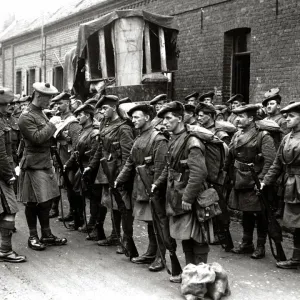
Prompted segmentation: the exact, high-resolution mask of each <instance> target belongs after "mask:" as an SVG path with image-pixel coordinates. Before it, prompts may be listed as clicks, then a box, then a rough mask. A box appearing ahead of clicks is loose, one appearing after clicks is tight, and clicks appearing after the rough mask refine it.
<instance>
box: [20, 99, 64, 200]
mask: <svg viewBox="0 0 300 300" xmlns="http://www.w3.org/2000/svg"><path fill="white" fill-rule="evenodd" d="M18 125H19V128H20V131H21V134H22V136H23V138H24V143H25V148H24V154H23V157H22V160H21V162H20V168H21V173H20V182H19V192H20V200H21V201H22V202H25V203H26V202H37V203H41V202H46V201H48V200H51V199H53V198H56V197H58V196H59V188H58V184H57V181H56V179H55V175H54V171H53V162H52V159H51V153H50V147H51V137H52V136H53V134H54V132H55V131H56V127H55V125H54V124H52V123H50V122H49V120H48V118H47V117H46V116H45V114H44V113H43V111H42V109H40V108H39V107H37V106H35V105H34V104H30V105H29V107H28V108H26V110H25V111H24V112H23V113H22V114H21V116H20V118H19V122H18Z"/></svg>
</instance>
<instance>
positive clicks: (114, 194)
mask: <svg viewBox="0 0 300 300" xmlns="http://www.w3.org/2000/svg"><path fill="white" fill-rule="evenodd" d="M100 164H101V166H102V169H103V172H104V174H105V176H106V177H107V180H108V185H109V192H110V198H111V209H113V197H114V199H115V200H116V203H117V206H118V209H119V211H120V212H121V214H122V215H123V214H126V213H127V209H126V206H125V203H124V201H123V199H122V195H121V194H120V192H119V190H118V189H117V188H115V186H114V185H115V184H114V180H115V179H114V178H113V175H112V174H111V172H110V171H109V168H108V164H107V158H105V157H102V158H101V159H100ZM111 218H112V221H113V226H114V227H115V228H116V223H115V219H114V214H113V213H111ZM116 234H117V238H118V240H119V243H120V245H121V247H122V249H123V251H124V254H125V255H126V256H127V257H129V256H130V249H127V248H126V247H125V245H124V243H123V241H122V238H121V236H119V234H118V233H117V230H116Z"/></svg>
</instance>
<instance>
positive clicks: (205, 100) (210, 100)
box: [203, 97, 213, 104]
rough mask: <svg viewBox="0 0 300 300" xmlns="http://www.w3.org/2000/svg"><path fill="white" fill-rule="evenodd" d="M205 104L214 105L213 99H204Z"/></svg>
mask: <svg viewBox="0 0 300 300" xmlns="http://www.w3.org/2000/svg"><path fill="white" fill-rule="evenodd" d="M203 103H205V104H213V103H212V99H211V98H209V97H206V98H204V100H203Z"/></svg>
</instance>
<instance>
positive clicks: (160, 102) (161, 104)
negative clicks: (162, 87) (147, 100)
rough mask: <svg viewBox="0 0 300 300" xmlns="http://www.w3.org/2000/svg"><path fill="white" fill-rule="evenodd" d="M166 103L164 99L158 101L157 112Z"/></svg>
mask: <svg viewBox="0 0 300 300" xmlns="http://www.w3.org/2000/svg"><path fill="white" fill-rule="evenodd" d="M164 104H165V102H164V101H158V102H157V103H156V104H155V110H156V112H158V111H159V110H160V109H161V108H162V107H163V105H164Z"/></svg>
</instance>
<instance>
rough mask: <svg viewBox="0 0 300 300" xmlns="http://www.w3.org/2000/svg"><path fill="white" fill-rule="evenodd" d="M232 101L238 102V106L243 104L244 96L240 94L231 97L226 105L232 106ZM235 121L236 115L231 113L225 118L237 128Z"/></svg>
mask: <svg viewBox="0 0 300 300" xmlns="http://www.w3.org/2000/svg"><path fill="white" fill-rule="evenodd" d="M234 101H238V102H239V103H240V105H244V104H245V102H244V96H243V95H241V94H236V95H233V96H232V97H230V98H229V100H228V101H227V103H228V104H232V102H234ZM236 119H237V115H236V114H235V113H233V112H231V113H230V115H229V116H228V118H227V121H228V122H230V123H232V124H233V125H234V126H237V123H236Z"/></svg>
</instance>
